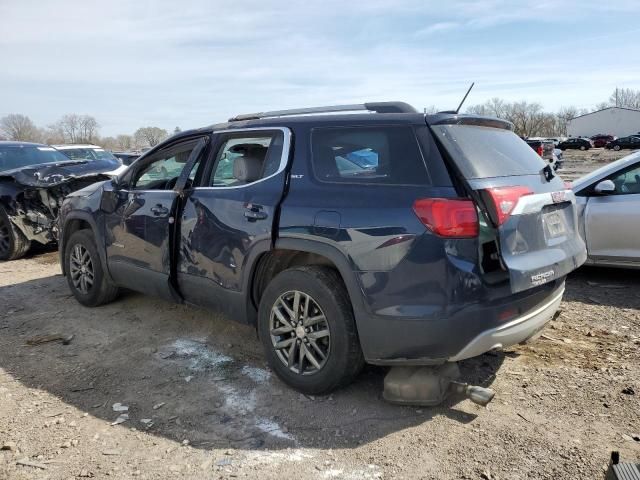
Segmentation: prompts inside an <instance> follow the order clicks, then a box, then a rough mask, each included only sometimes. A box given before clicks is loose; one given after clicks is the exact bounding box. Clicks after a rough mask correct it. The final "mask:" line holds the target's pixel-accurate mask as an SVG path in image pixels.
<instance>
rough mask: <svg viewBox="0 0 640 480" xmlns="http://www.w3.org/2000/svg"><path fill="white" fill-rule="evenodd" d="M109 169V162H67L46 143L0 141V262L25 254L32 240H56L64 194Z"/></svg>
mask: <svg viewBox="0 0 640 480" xmlns="http://www.w3.org/2000/svg"><path fill="white" fill-rule="evenodd" d="M116 163H117V162H116ZM116 167H117V165H116ZM113 170H114V162H113V161H111V160H94V161H87V160H71V159H69V158H68V157H67V156H65V155H63V154H62V153H60V152H59V151H57V150H56V149H55V148H53V147H50V146H48V145H41V144H37V143H27V142H6V141H0V261H3V260H15V259H17V258H20V257H22V256H24V254H26V253H27V251H29V248H30V247H31V243H32V242H38V243H41V244H45V245H46V244H48V243H53V242H56V241H57V239H58V210H59V208H60V206H61V205H62V200H63V199H64V197H65V196H66V195H68V194H69V193H71V192H74V191H76V190H80V189H81V188H84V187H86V186H88V185H91V184H92V183H95V182H98V181H101V180H108V179H109V175H108V174H107V172H111V171H113Z"/></svg>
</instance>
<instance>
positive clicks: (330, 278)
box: [258, 266, 364, 395]
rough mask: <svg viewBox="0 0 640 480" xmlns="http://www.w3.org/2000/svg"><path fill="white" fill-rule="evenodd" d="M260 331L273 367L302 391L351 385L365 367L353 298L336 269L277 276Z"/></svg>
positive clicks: (308, 269)
mask: <svg viewBox="0 0 640 480" xmlns="http://www.w3.org/2000/svg"><path fill="white" fill-rule="evenodd" d="M258 333H259V336H260V340H261V341H262V345H263V347H264V351H265V355H266V357H267V361H268V363H269V366H270V367H271V369H272V370H273V371H274V372H275V373H276V374H277V375H278V377H280V379H282V381H284V382H285V383H286V384H287V385H289V386H291V387H293V388H294V389H296V390H298V391H300V392H302V393H306V394H312V395H317V394H323V393H328V392H330V391H331V390H334V389H336V388H338V387H341V386H344V385H347V384H349V383H351V382H352V381H353V379H354V378H355V377H356V376H357V375H358V373H360V370H361V369H362V367H363V366H364V357H363V355H362V350H361V349H360V341H359V339H358V333H357V331H356V324H355V319H354V317H353V310H352V308H351V302H350V301H349V295H348V293H347V291H346V288H345V287H344V285H343V283H342V279H341V278H340V276H339V275H338V273H337V272H336V271H335V270H333V269H331V268H327V267H320V266H303V267H295V268H291V269H289V270H285V271H284V272H281V273H280V274H278V275H277V276H276V277H275V278H274V279H273V280H272V281H271V282H270V283H269V285H268V286H267V288H266V290H265V292H264V294H263V295H262V298H261V300H260V307H259V311H258Z"/></svg>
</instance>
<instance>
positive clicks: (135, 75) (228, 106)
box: [0, 0, 640, 136]
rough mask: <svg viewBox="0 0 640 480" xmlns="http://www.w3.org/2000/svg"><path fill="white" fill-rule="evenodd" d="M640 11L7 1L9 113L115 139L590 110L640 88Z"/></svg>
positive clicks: (550, 6) (542, 4)
mask: <svg viewBox="0 0 640 480" xmlns="http://www.w3.org/2000/svg"><path fill="white" fill-rule="evenodd" d="M638 18H640V3H639V2H638V0H609V1H602V0H598V1H592V0H553V1H551V0H537V1H528V0H521V1H518V0H485V1H481V0H477V1H473V0H448V1H442V0H440V1H432V0H416V1H413V0H366V1H359V0H351V1H349V0H323V1H314V0H306V1H297V0H289V1H287V2H284V1H280V2H276V1H271V2H269V1H265V0H262V1H255V0H232V1H226V0H217V1H206V0H180V1H176V0H168V1H165V0H158V1H150V0H137V1H130V0H108V1H105V0H100V1H94V0H57V1H55V2H45V1H42V0H0V62H2V67H1V68H0V117H1V116H4V115H6V114H9V113H22V114H25V115H28V116H29V117H30V118H31V119H32V120H33V121H34V122H35V123H36V124H37V125H39V126H46V125H49V124H51V123H53V122H54V121H56V120H57V119H58V118H60V117H61V116H62V115H64V114H66V113H78V114H89V115H93V116H94V117H95V118H96V119H97V120H98V122H99V123H100V125H101V129H100V133H101V135H103V136H107V135H116V134H119V133H132V132H133V131H135V130H136V129H137V128H138V127H141V126H159V127H162V128H166V129H167V130H170V131H171V130H173V128H174V127H176V126H179V127H180V128H182V129H183V130H184V129H187V128H195V127H201V126H205V125H210V124H212V123H216V122H220V121H224V120H226V119H227V118H229V117H231V116H233V115H236V114H239V113H249V112H255V111H263V110H274V109H284V108H295V107H305V106H318V105H333V104H340V103H361V102H365V101H389V100H401V101H406V102H408V103H410V104H412V105H414V106H415V107H416V108H419V109H422V108H423V107H430V106H436V107H438V108H439V109H452V108H455V107H456V106H457V104H458V103H459V101H460V100H461V98H462V96H463V95H464V93H465V91H466V89H467V87H468V86H469V84H470V83H471V82H472V81H473V82H475V83H476V85H475V87H474V90H473V91H472V93H471V95H470V96H469V98H468V99H467V102H468V104H469V105H471V104H479V103H483V102H484V101H486V100H488V99H490V98H492V97H500V98H503V99H505V100H509V101H516V100H526V101H529V102H539V103H541V104H542V105H543V106H544V108H545V109H547V110H556V109H558V108H559V107H561V106H567V105H574V106H576V107H578V108H590V107H592V106H593V105H595V104H596V103H599V102H603V101H606V100H607V99H608V98H609V95H610V94H611V92H612V91H613V90H614V89H615V88H616V87H624V88H634V89H640V62H639V61H638V60H637V59H638V58H639V50H638V46H639V45H640V41H639V39H640V23H639V22H638Z"/></svg>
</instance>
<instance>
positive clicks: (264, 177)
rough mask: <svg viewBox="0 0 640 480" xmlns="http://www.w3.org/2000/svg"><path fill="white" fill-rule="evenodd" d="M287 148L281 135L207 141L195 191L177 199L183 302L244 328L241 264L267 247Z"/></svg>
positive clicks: (271, 132) (227, 135) (221, 135)
mask: <svg viewBox="0 0 640 480" xmlns="http://www.w3.org/2000/svg"><path fill="white" fill-rule="evenodd" d="M290 141H291V133H290V132H289V130H288V129H285V128H265V129H247V130H233V131H223V132H218V133H214V142H213V143H214V147H213V148H212V149H211V153H210V155H209V159H208V161H207V165H206V167H205V168H204V169H203V174H202V176H201V177H202V178H201V181H200V185H199V186H198V187H196V188H194V189H192V190H191V191H185V200H184V208H183V211H182V218H181V222H180V242H181V245H180V249H179V254H178V258H177V282H178V286H179V288H180V292H181V294H182V296H183V297H184V299H185V300H186V301H188V302H190V303H194V304H196V305H202V306H205V307H208V308H213V309H217V310H222V311H224V312H226V313H228V314H230V315H231V316H232V317H236V318H237V319H238V320H241V321H244V319H245V313H246V311H245V307H246V299H247V296H246V295H247V292H244V291H243V285H244V281H245V280H246V278H247V277H246V276H247V275H248V274H249V273H250V272H248V271H247V270H248V268H247V267H248V259H249V258H250V255H251V254H252V253H255V252H257V251H258V250H259V249H263V250H268V249H269V248H270V247H271V243H272V234H273V232H272V230H273V228H274V225H275V223H274V222H275V220H276V216H277V209H278V206H279V204H280V201H281V200H282V196H283V192H284V188H285V175H286V172H285V168H286V164H287V161H288V157H289V150H290Z"/></svg>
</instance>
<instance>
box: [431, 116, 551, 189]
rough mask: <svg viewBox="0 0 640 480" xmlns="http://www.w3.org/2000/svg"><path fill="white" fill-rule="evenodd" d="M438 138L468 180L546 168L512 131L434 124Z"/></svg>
mask: <svg viewBox="0 0 640 480" xmlns="http://www.w3.org/2000/svg"><path fill="white" fill-rule="evenodd" d="M431 128H432V130H433V132H434V133H435V135H436V137H437V138H438V140H440V142H441V143H442V144H443V145H444V147H445V148H446V149H447V152H448V153H449V155H450V156H451V158H452V159H453V161H454V162H455V163H456V166H457V167H458V168H459V169H460V171H461V172H462V175H464V177H465V178H469V179H471V178H486V177H510V176H514V175H533V174H538V173H540V171H541V170H542V169H543V168H544V167H545V166H546V163H545V162H544V161H543V160H542V158H540V156H539V155H538V154H537V153H536V152H534V151H533V150H532V149H531V147H530V146H529V145H527V143H526V142H525V141H523V140H522V139H520V137H518V136H517V135H516V134H515V133H513V132H512V131H510V130H502V129H499V128H492V127H481V126H475V125H434V126H432V127H431Z"/></svg>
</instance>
